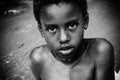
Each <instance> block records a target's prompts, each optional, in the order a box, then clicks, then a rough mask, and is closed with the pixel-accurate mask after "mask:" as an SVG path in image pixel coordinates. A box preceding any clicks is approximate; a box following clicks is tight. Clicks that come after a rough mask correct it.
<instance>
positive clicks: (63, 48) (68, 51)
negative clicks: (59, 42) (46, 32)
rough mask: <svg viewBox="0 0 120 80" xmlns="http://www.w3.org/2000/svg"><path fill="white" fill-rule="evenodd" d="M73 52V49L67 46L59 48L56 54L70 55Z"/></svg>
mask: <svg viewBox="0 0 120 80" xmlns="http://www.w3.org/2000/svg"><path fill="white" fill-rule="evenodd" d="M72 51H73V47H69V46H67V47H61V48H60V49H59V50H58V52H59V53H62V54H69V53H71V52H72Z"/></svg>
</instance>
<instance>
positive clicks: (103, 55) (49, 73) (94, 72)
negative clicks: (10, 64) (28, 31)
mask: <svg viewBox="0 0 120 80" xmlns="http://www.w3.org/2000/svg"><path fill="white" fill-rule="evenodd" d="M34 14H35V18H36V20H37V22H38V27H39V30H40V32H41V35H42V37H44V38H45V40H46V42H47V44H46V45H43V46H40V47H37V48H35V49H34V50H33V51H32V53H31V55H30V60H31V70H32V72H33V74H34V76H35V78H36V80H114V51H113V47H112V45H111V44H110V43H109V42H108V41H107V40H105V39H100V38H95V39H83V36H84V30H86V29H87V27H88V18H89V16H88V13H87V3H86V1H85V0H35V1H34Z"/></svg>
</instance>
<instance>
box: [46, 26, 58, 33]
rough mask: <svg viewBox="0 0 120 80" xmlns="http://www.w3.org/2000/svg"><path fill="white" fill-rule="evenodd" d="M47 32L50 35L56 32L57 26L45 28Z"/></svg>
mask: <svg viewBox="0 0 120 80" xmlns="http://www.w3.org/2000/svg"><path fill="white" fill-rule="evenodd" d="M47 30H48V31H49V32H51V33H54V32H56V31H57V26H56V25H49V26H47Z"/></svg>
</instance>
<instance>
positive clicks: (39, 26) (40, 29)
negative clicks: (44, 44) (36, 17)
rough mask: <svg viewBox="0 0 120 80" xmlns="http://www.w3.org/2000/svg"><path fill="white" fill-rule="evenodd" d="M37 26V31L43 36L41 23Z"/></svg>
mask: <svg viewBox="0 0 120 80" xmlns="http://www.w3.org/2000/svg"><path fill="white" fill-rule="evenodd" d="M38 28H39V31H40V33H41V36H42V37H43V38H44V33H43V30H42V26H41V24H38Z"/></svg>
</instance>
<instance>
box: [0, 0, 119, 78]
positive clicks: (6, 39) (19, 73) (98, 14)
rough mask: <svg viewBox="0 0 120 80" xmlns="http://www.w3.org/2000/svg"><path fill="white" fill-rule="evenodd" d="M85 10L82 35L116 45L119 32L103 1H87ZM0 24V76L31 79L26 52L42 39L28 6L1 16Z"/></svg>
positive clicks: (41, 42) (40, 43) (28, 52)
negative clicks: (86, 20) (86, 24)
mask: <svg viewBox="0 0 120 80" xmlns="http://www.w3.org/2000/svg"><path fill="white" fill-rule="evenodd" d="M103 8H104V10H103ZM89 13H90V23H89V29H88V30H87V31H85V37H87V38H89V37H103V38H106V39H108V40H109V41H110V42H111V43H112V44H113V46H114V47H116V46H117V45H118V41H119V40H120V37H119V36H118V35H120V33H118V32H116V27H117V26H116V25H117V24H113V22H114V19H113V18H112V17H111V16H110V15H108V14H109V9H108V6H107V5H106V3H105V2H100V3H99V4H98V3H94V4H92V3H90V4H89ZM98 24H99V25H98ZM0 25H1V26H0V27H2V29H1V30H0V42H1V43H0V52H1V54H0V55H1V58H0V61H1V65H2V66H1V67H0V69H1V72H2V73H3V72H4V74H1V73H0V77H2V76H3V75H6V76H7V77H5V78H3V80H35V79H34V77H33V75H32V73H31V71H30V68H29V64H30V61H29V54H30V52H31V51H32V49H33V48H35V47H37V46H40V45H42V44H45V41H44V39H43V38H42V37H41V35H40V32H39V30H38V28H37V24H36V21H35V20H34V17H33V13H32V7H30V8H28V9H26V11H24V12H23V13H21V14H19V15H15V16H8V17H6V18H4V19H2V20H1V22H0ZM110 26H115V27H114V28H113V27H110ZM115 32H116V33H115ZM115 78H116V80H120V73H119V74H116V73H115Z"/></svg>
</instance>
